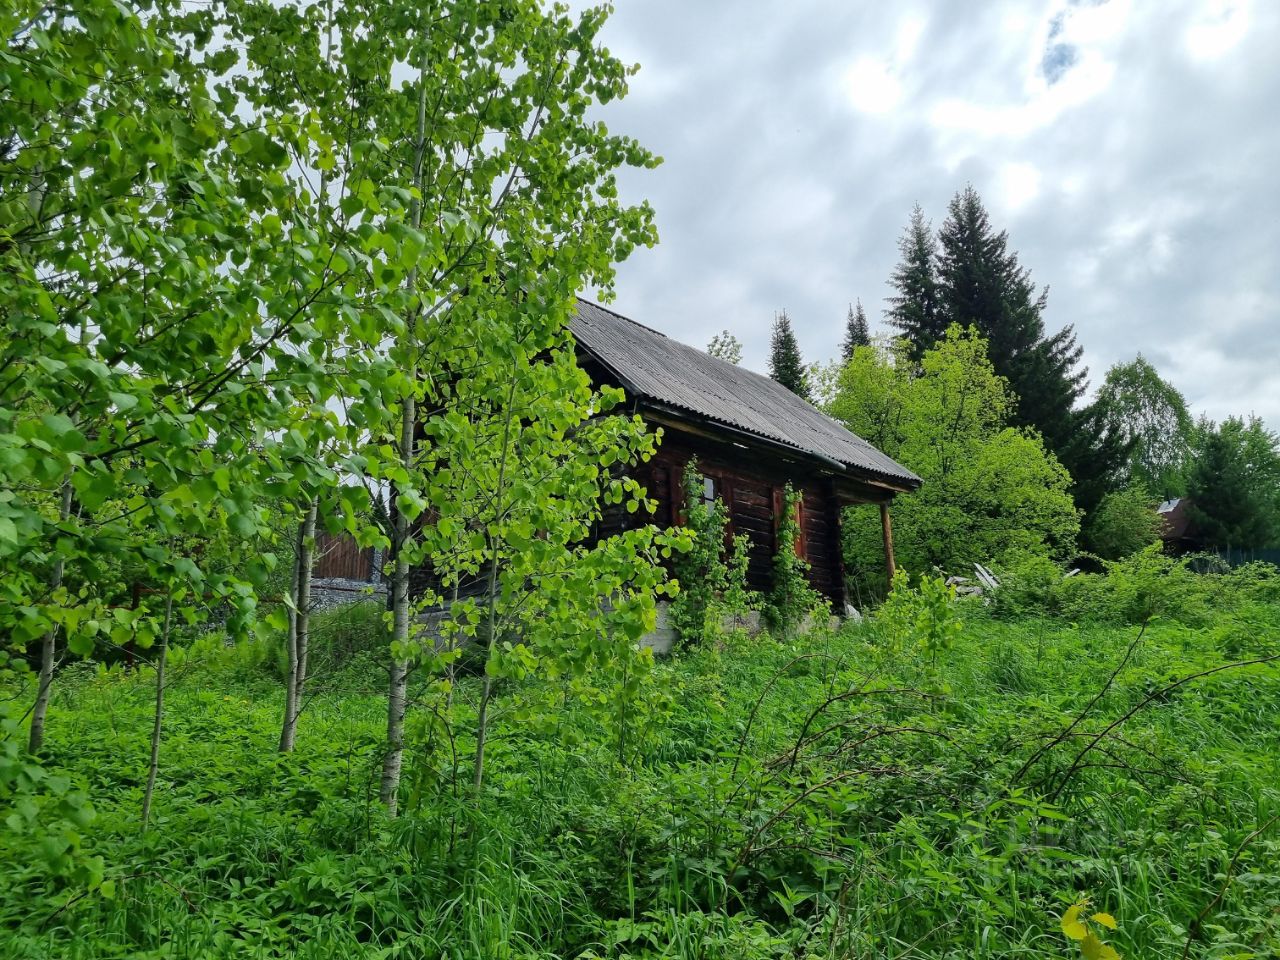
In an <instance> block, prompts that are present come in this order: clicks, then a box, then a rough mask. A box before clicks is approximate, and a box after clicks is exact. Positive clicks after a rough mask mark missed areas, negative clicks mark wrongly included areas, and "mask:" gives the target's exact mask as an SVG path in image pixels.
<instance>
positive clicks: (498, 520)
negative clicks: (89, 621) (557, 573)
mask: <svg viewBox="0 0 1280 960" xmlns="http://www.w3.org/2000/svg"><path fill="white" fill-rule="evenodd" d="M515 395H516V372H515V371H514V370H513V371H512V372H511V389H510V390H509V391H508V393H507V409H506V419H505V420H504V421H503V424H502V449H501V451H500V452H499V454H498V488H497V490H496V491H495V494H496V495H495V497H494V506H495V512H494V532H493V556H492V557H491V558H490V561H489V584H488V591H487V592H488V595H489V613H488V624H489V644H488V652H487V654H486V656H485V665H486V669H485V672H484V690H483V692H482V693H481V694H480V710H479V713H478V715H477V716H476V769H475V777H474V778H473V779H472V785H473V786H474V787H475V788H476V789H477V790H478V789H479V788H480V785H481V784H482V783H484V748H485V741H486V739H487V738H488V734H489V701H490V700H491V699H492V698H493V677H492V675H491V674H490V673H489V671H488V669H487V666H488V662H489V657H492V656H493V652H494V650H496V649H497V646H498V616H497V612H498V552H499V551H498V548H499V545H500V543H501V542H502V541H501V537H500V532H501V531H500V526H501V524H502V511H503V510H504V509H505V507H504V506H503V499H504V497H505V494H506V485H507V454H508V451H509V450H510V447H511V414H512V410H511V407H512V404H513V403H514V402H515Z"/></svg>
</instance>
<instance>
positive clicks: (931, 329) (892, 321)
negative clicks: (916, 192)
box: [884, 203, 947, 361]
mask: <svg viewBox="0 0 1280 960" xmlns="http://www.w3.org/2000/svg"><path fill="white" fill-rule="evenodd" d="M898 251H899V253H900V254H901V255H902V260H901V261H900V262H899V263H898V265H897V267H895V268H894V271H893V276H892V277H890V278H889V286H891V287H893V289H894V290H895V291H897V293H896V295H895V296H891V297H887V298H886V302H887V303H888V304H889V308H888V309H887V310H885V312H884V313H885V319H886V320H887V321H888V323H889V326H891V327H894V328H895V329H897V330H899V331H900V332H901V334H902V337H903V338H904V339H905V340H906V341H907V342H908V343H909V344H910V351H909V352H910V356H911V358H912V359H913V360H917V361H918V360H919V359H920V358H921V357H922V356H924V352H925V351H926V350H928V349H929V348H930V347H932V346H933V345H934V344H936V343H937V342H938V341H939V340H941V339H942V336H943V334H945V333H946V332H947V318H946V317H945V316H943V314H942V312H941V310H940V309H939V304H938V280H937V273H936V269H937V258H938V244H937V241H936V240H935V239H934V236H933V227H932V225H931V224H930V223H929V222H928V221H927V220H925V218H924V211H923V210H921V209H920V204H918V203H917V204H916V206H915V209H913V210H912V211H911V222H910V223H908V224H907V228H906V229H905V230H903V232H902V236H901V237H900V238H899V239H898Z"/></svg>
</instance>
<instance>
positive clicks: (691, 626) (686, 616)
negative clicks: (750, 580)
mask: <svg viewBox="0 0 1280 960" xmlns="http://www.w3.org/2000/svg"><path fill="white" fill-rule="evenodd" d="M682 486H683V488H684V501H685V505H684V512H685V530H686V531H687V533H688V535H689V547H688V549H687V550H685V551H683V552H680V553H677V554H676V555H675V557H674V559H673V561H672V572H673V574H674V575H675V579H676V581H677V582H678V583H679V585H680V592H679V593H678V594H677V595H676V598H675V600H674V601H673V602H672V604H671V623H672V626H674V627H675V629H676V631H677V632H678V633H679V634H680V636H681V638H682V639H683V640H685V641H686V642H697V641H703V640H707V639H709V638H711V637H714V636H715V634H716V633H717V632H719V631H720V629H721V628H722V626H723V623H724V621H725V620H726V618H733V619H735V620H736V619H738V618H741V617H743V616H745V615H746V613H747V612H748V611H750V610H751V609H753V608H754V607H755V605H756V603H757V602H758V598H757V597H756V595H755V593H753V592H752V591H751V590H749V589H748V588H747V561H748V556H747V547H748V543H749V541H748V540H747V537H745V536H743V535H739V536H737V537H734V538H733V540H732V545H731V546H729V547H726V544H727V543H729V542H730V541H729V510H728V508H727V507H726V506H725V504H724V501H723V500H721V499H720V498H719V497H716V498H715V499H712V500H707V499H706V498H705V496H704V490H705V478H704V477H703V476H702V474H701V473H700V472H699V471H698V461H697V460H696V459H694V460H690V461H689V463H688V464H687V465H686V466H685V470H684V477H683V482H682Z"/></svg>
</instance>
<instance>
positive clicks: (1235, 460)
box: [1186, 417, 1280, 549]
mask: <svg viewBox="0 0 1280 960" xmlns="http://www.w3.org/2000/svg"><path fill="white" fill-rule="evenodd" d="M1197 434H1198V436H1197V440H1196V444H1195V447H1194V455H1193V459H1192V461H1191V464H1190V466H1189V467H1188V468H1187V480H1186V494H1187V496H1189V497H1190V498H1191V518H1192V522H1193V523H1194V525H1195V530H1194V533H1195V535H1196V536H1198V537H1199V538H1201V539H1202V540H1203V541H1204V543H1206V544H1207V545H1209V546H1213V547H1223V548H1225V547H1244V548H1246V549H1247V548H1255V547H1267V546H1272V545H1274V544H1275V543H1277V542H1278V541H1280V434H1276V433H1275V432H1274V431H1272V430H1268V429H1267V428H1266V426H1265V425H1264V424H1263V422H1262V421H1261V420H1259V419H1258V418H1257V417H1250V418H1249V419H1248V420H1247V421H1246V420H1244V419H1242V418H1240V417H1228V418H1227V419H1226V420H1225V421H1223V422H1222V423H1221V424H1212V423H1209V422H1203V423H1201V424H1200V425H1199V427H1198V429H1197Z"/></svg>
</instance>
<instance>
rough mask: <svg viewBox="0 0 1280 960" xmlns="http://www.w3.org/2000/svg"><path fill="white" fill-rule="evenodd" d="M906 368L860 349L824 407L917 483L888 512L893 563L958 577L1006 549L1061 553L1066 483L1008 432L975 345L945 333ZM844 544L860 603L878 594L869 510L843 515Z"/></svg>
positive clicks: (1073, 522)
mask: <svg viewBox="0 0 1280 960" xmlns="http://www.w3.org/2000/svg"><path fill="white" fill-rule="evenodd" d="M918 369H919V372H918V373H916V372H915V367H914V365H913V364H911V363H910V362H909V361H907V360H906V359H905V358H904V357H903V356H902V355H901V354H897V355H894V354H891V353H886V352H885V351H882V350H877V349H874V348H867V347H863V348H860V349H858V350H856V351H854V357H853V360H852V361H851V362H850V363H849V364H847V365H846V366H845V368H844V370H843V371H842V372H841V374H840V380H839V383H838V387H837V390H836V396H835V399H834V400H833V401H832V403H831V404H830V405H829V407H828V410H829V412H830V413H831V415H832V416H834V417H836V418H837V419H839V420H840V421H842V422H843V423H844V424H846V425H847V426H848V427H849V429H851V430H852V431H853V432H854V433H856V434H858V436H860V437H863V438H864V439H866V440H868V441H869V442H870V443H872V444H874V445H875V446H876V447H877V448H879V449H880V450H883V451H884V452H885V453H887V454H889V456H891V457H893V458H894V459H895V460H897V461H898V462H900V463H903V464H907V465H909V466H910V467H911V469H912V470H914V471H915V472H916V473H917V474H918V475H919V476H920V477H921V478H922V479H923V481H924V483H923V485H922V486H921V487H920V489H919V490H918V491H915V492H913V493H910V494H905V495H902V496H900V497H898V498H897V500H896V501H895V503H894V506H893V522H894V542H895V547H896V553H897V558H898V562H899V564H900V565H901V566H903V567H905V568H906V569H907V570H908V571H911V572H913V573H917V574H919V573H925V572H929V571H931V570H932V568H933V567H935V566H938V567H941V568H942V569H943V570H944V571H946V572H947V573H968V572H970V570H971V569H972V568H971V564H973V563H974V562H979V563H988V562H990V561H992V560H995V559H997V558H999V557H1001V556H1003V555H1005V554H1007V553H1009V552H1011V551H1024V552H1027V551H1029V552H1034V553H1037V554H1041V555H1046V556H1056V557H1062V558H1065V557H1066V556H1068V555H1069V554H1070V553H1071V551H1072V550H1073V549H1074V544H1075V537H1076V534H1077V532H1078V530H1079V520H1078V517H1077V514H1076V510H1075V507H1074V505H1073V504H1072V501H1071V497H1070V495H1069V493H1068V492H1067V488H1068V485H1069V483H1070V479H1069V478H1068V476H1067V475H1066V471H1065V470H1063V468H1062V467H1061V466H1060V465H1059V464H1058V462H1057V461H1056V460H1055V459H1054V458H1053V456H1052V455H1051V454H1049V453H1046V451H1045V450H1044V448H1043V447H1042V446H1041V444H1040V441H1039V439H1038V438H1037V437H1035V436H1034V435H1030V434H1027V433H1025V432H1023V431H1020V430H1018V429H1017V428H1015V427H1012V426H1009V425H1008V420H1009V417H1010V404H1011V399H1010V397H1009V394H1008V388H1007V385H1006V384H1005V381H1004V380H1002V379H1001V378H1000V377H998V376H996V374H995V372H994V371H993V369H992V366H991V363H990V361H989V360H988V359H987V357H986V345H985V343H984V342H983V341H982V339H981V338H979V337H978V336H977V335H976V334H975V333H974V332H973V331H968V332H964V331H961V330H960V329H959V328H958V327H955V328H952V330H951V331H949V332H948V334H947V336H946V337H945V338H944V339H943V340H942V341H940V342H939V343H938V344H937V346H936V347H934V348H933V349H931V350H928V351H926V352H925V353H924V354H923V356H922V358H921V361H920V365H919V368H918ZM845 537H846V554H845V555H846V567H847V569H849V570H850V572H851V573H852V574H853V576H854V577H855V578H857V581H858V588H859V593H860V596H861V597H864V598H865V597H867V596H871V597H875V596H878V595H879V594H880V592H881V590H882V588H881V587H880V583H881V578H880V576H879V571H880V570H881V569H882V568H883V546H882V543H883V540H882V536H881V529H880V516H879V512H878V511H877V510H874V509H871V508H866V507H861V508H852V509H850V510H848V511H846V522H845Z"/></svg>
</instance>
